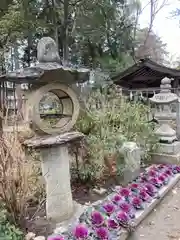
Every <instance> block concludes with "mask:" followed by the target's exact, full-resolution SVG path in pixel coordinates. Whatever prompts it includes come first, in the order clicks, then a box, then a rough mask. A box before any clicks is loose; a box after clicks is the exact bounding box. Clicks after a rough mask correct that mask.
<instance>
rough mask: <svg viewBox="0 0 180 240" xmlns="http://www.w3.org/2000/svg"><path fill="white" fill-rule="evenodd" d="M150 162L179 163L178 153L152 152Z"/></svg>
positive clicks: (179, 156)
mask: <svg viewBox="0 0 180 240" xmlns="http://www.w3.org/2000/svg"><path fill="white" fill-rule="evenodd" d="M151 156H152V158H151V162H152V163H155V164H176V165H179V164H180V153H179V154H176V155H170V154H163V153H152V155H151Z"/></svg>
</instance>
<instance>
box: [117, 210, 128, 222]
mask: <svg viewBox="0 0 180 240" xmlns="http://www.w3.org/2000/svg"><path fill="white" fill-rule="evenodd" d="M116 217H117V220H118V221H119V222H123V223H127V222H128V220H129V217H128V215H127V213H125V212H118V213H117V216H116Z"/></svg>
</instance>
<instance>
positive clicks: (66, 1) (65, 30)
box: [63, 0, 69, 65]
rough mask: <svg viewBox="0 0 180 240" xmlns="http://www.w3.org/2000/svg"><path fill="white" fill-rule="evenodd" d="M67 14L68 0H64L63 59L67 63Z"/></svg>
mask: <svg viewBox="0 0 180 240" xmlns="http://www.w3.org/2000/svg"><path fill="white" fill-rule="evenodd" d="M68 14H69V0H64V33H63V34H64V36H63V37H64V39H63V61H64V65H67V61H68V57H69V49H68Z"/></svg>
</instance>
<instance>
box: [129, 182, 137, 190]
mask: <svg viewBox="0 0 180 240" xmlns="http://www.w3.org/2000/svg"><path fill="white" fill-rule="evenodd" d="M129 188H130V189H131V190H137V189H138V188H139V184H138V183H131V184H130V185H129Z"/></svg>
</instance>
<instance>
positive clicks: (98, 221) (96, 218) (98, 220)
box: [91, 211, 104, 226]
mask: <svg viewBox="0 0 180 240" xmlns="http://www.w3.org/2000/svg"><path fill="white" fill-rule="evenodd" d="M91 221H92V224H94V225H96V226H101V225H102V224H103V223H104V218H103V216H102V214H101V213H100V212H97V211H94V212H92V214H91Z"/></svg>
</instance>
